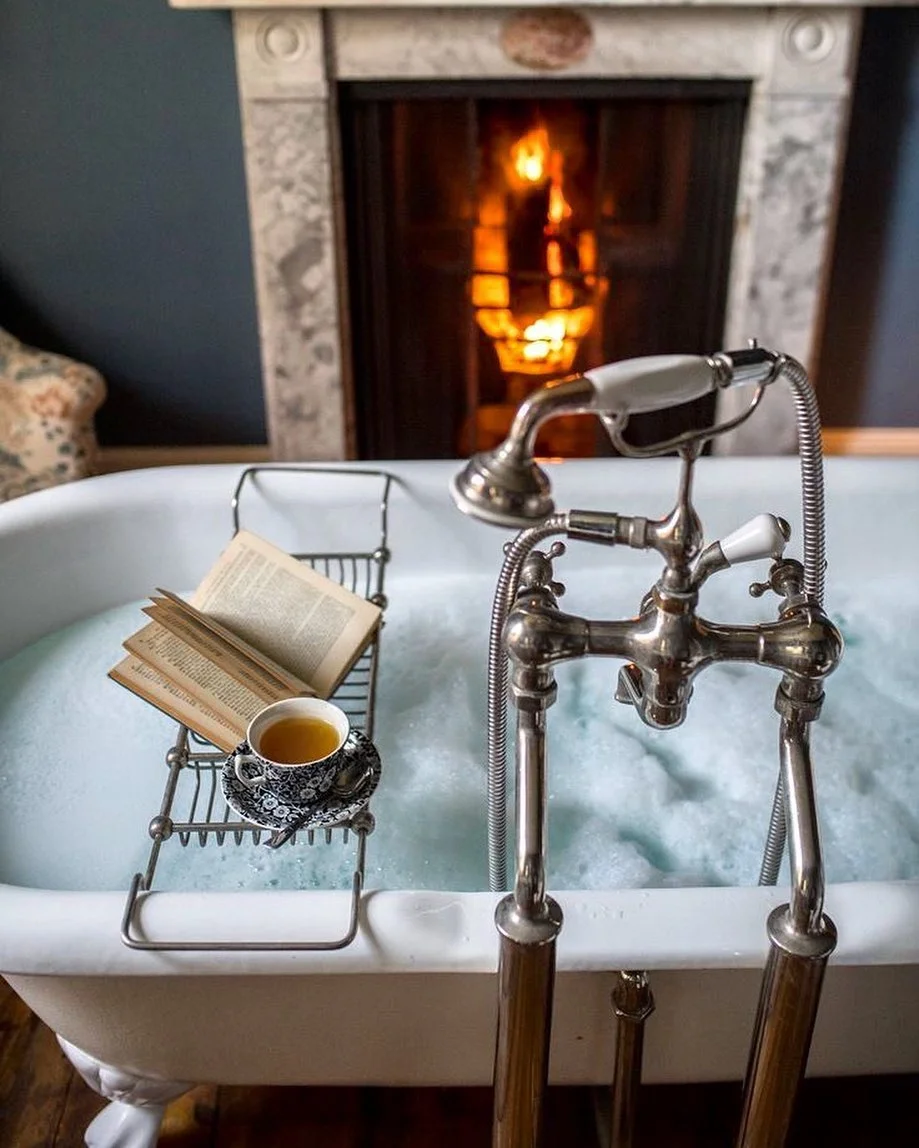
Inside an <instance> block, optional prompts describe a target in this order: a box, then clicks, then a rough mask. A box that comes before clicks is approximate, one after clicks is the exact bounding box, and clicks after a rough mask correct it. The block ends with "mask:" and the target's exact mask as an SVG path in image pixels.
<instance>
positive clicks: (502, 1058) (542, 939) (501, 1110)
mask: <svg viewBox="0 0 919 1148" xmlns="http://www.w3.org/2000/svg"><path fill="white" fill-rule="evenodd" d="M545 910H546V911H545V915H544V916H543V917H542V918H540V919H533V918H531V917H527V916H524V915H522V914H521V913H520V911H519V910H518V908H517V903H516V901H515V899H514V897H513V896H512V895H509V896H507V897H505V898H504V899H503V900H502V901H501V902H500V903H499V905H498V908H497V911H496V913H495V924H496V925H497V926H498V931H499V932H500V934H501V953H500V958H499V964H498V1038H497V1044H496V1049H495V1080H494V1084H495V1100H494V1122H493V1124H492V1146H493V1148H535V1145H536V1144H537V1143H538V1141H539V1131H540V1126H541V1120H542V1108H543V1098H544V1095H545V1090H546V1078H547V1075H548V1070H549V1041H550V1038H551V1035H552V995H553V990H554V987H555V940H556V937H557V936H558V934H559V931H560V929H561V927H562V911H561V909H560V907H559V905H558V904H557V902H555V901H554V900H553V899H552V898H551V897H546V899H545Z"/></svg>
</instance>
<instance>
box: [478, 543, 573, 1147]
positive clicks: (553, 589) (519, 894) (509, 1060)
mask: <svg viewBox="0 0 919 1148" xmlns="http://www.w3.org/2000/svg"><path fill="white" fill-rule="evenodd" d="M563 552H564V547H562V546H560V545H558V544H556V545H555V546H553V548H552V550H551V551H550V554H549V555H544V554H541V553H540V552H539V551H535V552H534V553H532V554H530V555H529V557H527V558H526V560H525V561H524V562H523V566H522V571H521V577H520V588H519V591H518V594H517V598H516V603H520V602H521V601H525V602H528V603H530V604H532V605H534V606H535V605H539V604H542V605H546V606H548V607H550V608H551V607H554V606H555V605H556V595H557V594H559V593H561V592H562V587H560V586H558V585H557V584H556V583H554V582H553V581H552V559H553V558H554V557H558V556H559V555H560V554H561V553H563ZM511 693H512V696H513V699H514V702H515V704H516V707H517V742H516V748H517V754H516V759H517V771H516V783H517V784H516V812H517V817H516V826H517V836H516V879H515V882H514V891H513V893H510V894H509V895H508V896H506V897H504V898H503V899H502V900H501V901H500V902H499V904H498V908H497V910H496V912H495V924H496V926H497V928H498V932H499V934H500V936H501V948H500V954H499V960H498V1034H497V1042H496V1050H495V1072H494V1120H493V1124H492V1146H493V1148H535V1146H536V1145H537V1143H538V1142H539V1132H540V1124H541V1120H542V1110H543V1099H544V1095H545V1088H546V1080H547V1077H548V1071H549V1044H550V1040H551V1034H552V997H553V992H554V988H555V941H556V938H557V937H558V934H559V932H560V930H561V927H562V911H561V908H560V907H559V905H558V903H557V902H556V901H554V900H553V899H552V898H551V897H547V896H546V852H547V850H546V822H547V784H548V773H547V768H546V710H547V708H548V707H549V706H550V705H552V703H553V702H554V701H555V697H556V693H557V689H556V685H555V677H554V674H553V672H552V670H551V669H550V668H548V667H546V668H542V669H537V670H535V671H534V670H532V669H530V668H529V667H527V666H526V665H523V664H520V663H515V664H514V670H513V674H512V676H511Z"/></svg>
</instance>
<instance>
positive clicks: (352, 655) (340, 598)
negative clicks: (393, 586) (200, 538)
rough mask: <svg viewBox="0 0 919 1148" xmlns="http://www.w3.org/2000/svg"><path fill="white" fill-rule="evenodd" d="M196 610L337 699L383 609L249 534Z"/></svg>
mask: <svg viewBox="0 0 919 1148" xmlns="http://www.w3.org/2000/svg"><path fill="white" fill-rule="evenodd" d="M192 604H193V605H194V606H196V607H197V608H198V609H199V610H201V611H202V612H203V613H205V614H207V615H208V616H209V617H212V618H214V619H216V620H217V621H218V622H219V623H221V624H222V625H224V626H227V627H228V628H229V629H230V630H232V631H233V632H234V633H235V634H237V635H239V637H241V638H243V639H244V640H245V641H246V642H249V643H250V644H251V645H253V646H255V647H257V648H258V649H259V650H263V651H264V652H265V653H266V654H268V656H269V657H271V658H273V659H274V660H275V661H276V662H278V663H279V664H280V665H281V666H283V667H285V668H286V669H288V670H290V671H291V672H292V673H294V674H296V675H297V677H299V678H302V679H303V680H304V681H306V682H308V683H309V684H310V685H311V686H312V687H313V688H314V689H315V690H316V693H317V694H318V695H319V696H320V697H328V696H329V695H330V694H332V693H333V692H334V690H335V688H336V687H337V685H338V684H339V682H340V681H341V680H342V678H343V677H344V676H345V674H347V672H348V670H349V669H350V668H351V666H352V665H353V664H354V662H355V661H356V660H357V658H358V657H359V656H360V654H361V653H362V652H363V650H364V649H365V648H366V646H367V643H368V642H369V641H370V638H371V636H372V634H373V633H374V631H375V630H376V627H377V625H378V624H379V621H380V615H381V611H380V609H379V607H377V606H374V605H373V604H372V603H371V602H368V601H367V600H366V599H365V598H362V597H360V596H359V595H357V594H352V593H351V591H350V590H346V589H345V588H344V587H342V586H340V585H339V584H338V583H337V582H334V581H332V580H331V579H330V578H326V577H325V576H324V575H322V574H318V573H317V572H316V571H315V570H313V569H312V568H311V567H309V566H308V565H306V564H305V563H302V562H298V561H297V559H296V558H292V557H291V556H290V555H289V554H285V553H284V551H283V550H279V549H278V548H277V547H276V546H272V545H271V544H270V543H268V542H265V541H264V540H263V539H261V538H258V537H257V536H256V535H254V534H250V533H249V532H248V531H245V530H241V531H240V532H239V533H238V534H237V535H236V536H235V538H234V539H233V541H232V542H231V543H230V545H229V546H228V547H227V549H226V550H225V551H224V552H223V554H222V555H221V557H220V560H219V561H218V562H217V564H216V565H215V566H214V567H213V569H212V570H211V572H210V573H209V574H208V575H207V577H206V578H205V579H204V581H203V582H202V583H201V585H200V586H199V587H198V589H197V591H196V592H195V594H194V597H193V598H192Z"/></svg>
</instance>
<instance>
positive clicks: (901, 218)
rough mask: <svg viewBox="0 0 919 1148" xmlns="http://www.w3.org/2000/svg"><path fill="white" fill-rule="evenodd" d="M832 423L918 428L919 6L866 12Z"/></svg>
mask: <svg viewBox="0 0 919 1148" xmlns="http://www.w3.org/2000/svg"><path fill="white" fill-rule="evenodd" d="M817 385H818V394H819V398H820V408H821V412H822V414H823V419H824V422H825V423H826V424H827V425H829V426H919V13H917V10H916V9H915V8H904V9H876V10H873V11H869V12H868V13H867V14H866V18H865V27H864V35H863V39H862V49H861V56H860V64H859V72H858V79H857V84H856V91H855V100H854V103H853V108H852V123H851V128H850V136H849V149H848V158H847V162H846V168H845V175H844V178H843V194H842V199H841V202H840V209H839V223H838V230H837V241H836V251H835V257H834V260H833V268H832V276H831V280H830V292H829V300H828V307H827V316H826V326H825V332H824V339H823V350H822V354H821V356H820V364H819V370H818V377H817Z"/></svg>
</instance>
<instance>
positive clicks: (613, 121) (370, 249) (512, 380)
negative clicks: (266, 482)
mask: <svg viewBox="0 0 919 1148" xmlns="http://www.w3.org/2000/svg"><path fill="white" fill-rule="evenodd" d="M748 90H749V85H747V84H745V83H743V82H734V83H731V82H725V81H713V80H696V81H663V82H662V81H654V80H643V81H642V80H638V81H633V80H617V81H613V82H612V83H610V82H601V81H596V80H582V81H578V82H575V83H572V82H568V81H564V80H554V81H549V82H545V81H544V82H542V83H535V84H534V83H533V82H530V81H527V82H523V83H521V82H519V81H506V80H502V81H490V82H485V83H482V82H469V81H466V82H448V83H443V82H441V83H438V82H431V83H418V82H411V83H379V82H378V83H361V84H346V85H342V87H341V88H340V90H339V104H338V107H339V124H340V127H341V138H342V173H343V188H344V192H345V195H344V199H345V205H346V242H345V254H346V263H347V268H348V284H349V292H348V295H349V300H350V320H351V321H350V329H351V331H352V332H353V337H352V354H353V379H354V384H353V386H354V408H355V416H356V419H355V422H356V426H355V429H356V439H357V449H358V454H359V456H360V457H362V458H451V457H455V456H457V455H466V454H469V453H470V452H471V451H475V450H483V449H490V448H491V447H493V446H495V445H496V444H497V443H498V442H499V441H500V440H501V439H503V437H504V435H505V433H506V432H507V430H508V429H509V426H510V421H511V418H512V417H513V412H514V410H515V409H516V407H517V405H518V404H519V403H520V402H521V401H522V399H523V398H525V397H526V395H527V394H528V393H529V392H530V391H532V390H533V389H534V388H535V387H538V386H539V385H541V384H542V383H543V382H545V381H547V380H550V379H553V378H559V377H562V376H564V375H566V374H569V373H571V372H572V371H574V370H584V369H587V368H589V367H595V366H599V365H600V364H602V363H604V362H609V361H611V360H614V359H621V358H628V357H630V356H634V355H642V354H653V353H655V352H656V351H658V350H659V348H660V347H679V348H680V349H681V350H682V351H686V352H705V351H708V350H711V348H712V347H714V346H716V345H717V344H718V342H719V340H720V338H721V331H722V327H723V322H724V301H725V297H726V293H727V275H728V265H729V254H730V247H731V239H732V231H733V226H732V224H733V210H734V203H735V200H736V192H737V173H738V171H739V167H740V151H741V141H742V138H743V124H744V117H745V112H746V106H747V98H748ZM700 237H704V241H703V240H702V239H701V238H700ZM712 413H713V401H712V403H707V402H703V403H697V404H693V405H692V407H691V408H690V409H687V410H681V411H679V412H676V411H675V412H672V413H671V412H667V416H666V417H664V416H662V415H656V416H638V417H636V418H635V419H634V420H633V425H632V428H631V432H630V433H631V437H632V438H633V439H634V440H635V441H638V442H648V441H650V440H651V439H652V438H655V437H656V438H661V437H668V436H669V435H671V434H673V433H675V432H676V431H677V430H682V429H686V427H687V426H688V425H689V424H690V423H695V424H696V425H699V424H701V423H703V422H704V421H705V420H710V419H711V416H712ZM597 428H598V424H597V422H596V420H595V419H592V418H590V417H587V416H581V417H578V416H569V417H567V418H564V419H558V420H555V421H554V422H553V423H552V424H551V426H550V427H548V428H546V429H545V430H544V431H543V433H542V440H541V441H540V443H539V444H538V449H539V450H540V451H541V453H543V454H548V455H554V456H559V457H570V456H585V455H592V454H595V453H597V452H598V451H602V450H604V449H606V450H609V449H610V448H609V446H608V444H607V443H606V442H604V440H603V439H602V438H601V437H598V434H597Z"/></svg>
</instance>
